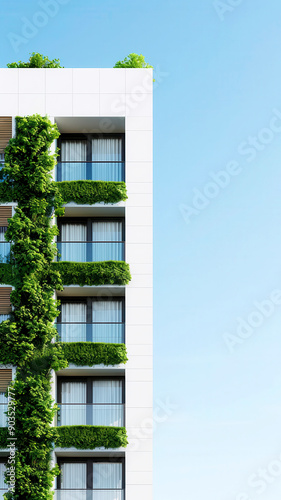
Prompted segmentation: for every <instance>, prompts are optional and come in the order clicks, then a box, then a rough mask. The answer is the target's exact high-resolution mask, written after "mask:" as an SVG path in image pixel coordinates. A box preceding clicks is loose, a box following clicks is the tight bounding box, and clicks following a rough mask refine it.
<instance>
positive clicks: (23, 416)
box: [0, 115, 67, 500]
mask: <svg viewBox="0 0 281 500" xmlns="http://www.w3.org/2000/svg"><path fill="white" fill-rule="evenodd" d="M16 127H17V133H16V137H15V138H13V139H11V140H10V142H9V144H8V146H7V148H6V150H5V166H4V168H3V169H2V171H1V178H2V185H1V190H2V194H3V196H5V195H7V196H8V194H7V193H10V191H11V189H12V191H13V196H14V199H15V200H16V201H17V207H16V209H15V215H14V216H13V217H12V218H11V219H10V220H9V226H8V230H7V231H6V233H5V238H6V240H7V241H10V243H11V263H10V264H7V265H6V266H7V267H4V266H3V265H0V275H1V279H5V281H6V278H7V275H8V274H10V277H11V279H10V280H7V282H8V283H10V284H12V285H13V286H14V290H13V291H12V293H11V303H12V305H13V306H14V307H13V312H12V313H11V315H10V319H9V320H7V321H4V322H2V323H1V324H0V353H1V354H0V359H1V363H7V362H9V361H10V362H12V363H13V364H14V365H15V364H16V365H17V371H16V378H15V380H14V382H13V392H14V402H15V427H16V438H17V452H16V462H15V470H16V488H15V492H14V493H13V492H10V493H9V494H8V496H7V498H9V499H13V500H14V499H17V500H24V499H27V498H28V499H30V500H38V499H39V498H42V499H44V500H49V499H50V500H51V499H52V498H53V495H52V492H51V488H52V483H53V479H54V476H55V475H56V473H57V471H56V469H53V468H51V460H50V458H51V457H50V455H51V451H52V448H53V442H54V440H55V437H56V432H55V429H54V428H53V427H52V421H53V418H54V415H55V412H56V407H55V406H54V405H53V401H52V397H51V382H50V373H51V370H52V369H55V370H58V369H60V368H63V367H66V366H67V362H66V361H65V360H64V358H63V354H62V347H61V346H60V345H59V344H56V345H55V346H54V345H53V343H52V339H53V337H54V335H55V333H56V330H55V328H54V325H53V322H54V320H55V318H56V316H57V315H58V311H57V303H56V301H55V300H54V299H53V292H54V289H62V282H61V278H60V274H59V273H58V271H57V270H56V269H54V267H53V265H52V262H53V260H54V258H55V256H56V253H57V252H56V247H55V245H54V244H53V238H54V236H55V235H56V234H57V228H56V226H53V225H52V224H51V218H52V215H53V213H54V212H56V213H57V214H62V209H61V208H60V206H61V197H60V195H59V193H58V191H57V188H56V186H55V184H54V183H53V182H52V177H51V172H52V170H53V168H54V164H55V157H56V155H50V154H49V148H50V146H51V144H52V142H53V141H54V139H55V138H57V137H58V136H59V132H58V130H57V127H56V126H55V125H52V124H51V122H50V121H49V120H48V119H47V118H43V117H41V116H39V115H34V116H29V117H25V118H20V117H17V118H16Z"/></svg>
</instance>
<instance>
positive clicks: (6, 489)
mask: <svg viewBox="0 0 281 500" xmlns="http://www.w3.org/2000/svg"><path fill="white" fill-rule="evenodd" d="M8 491H9V490H8V488H0V498H5V497H4V493H7V492H8ZM74 498H75V497H74ZM81 498H83V497H81ZM116 498H118V497H116ZM121 498H122V497H121ZM58 500H59V499H58ZM77 500H78V498H77ZM86 500H88V499H87V498H86ZM91 500H92V499H91ZM101 500H105V499H101ZM118 500H119V498H118ZM122 500H123V498H122Z"/></svg>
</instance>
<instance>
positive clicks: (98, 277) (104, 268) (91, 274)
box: [53, 260, 131, 286]
mask: <svg viewBox="0 0 281 500" xmlns="http://www.w3.org/2000/svg"><path fill="white" fill-rule="evenodd" d="M53 266H54V267H55V269H57V270H58V271H59V273H60V275H61V279H62V282H63V284H64V285H80V286H84V285H88V286H93V285H96V286H99V285H127V284H128V283H129V281H130V280H131V274H130V269H129V264H127V263H126V262H120V261H118V262H116V261H113V260H109V261H105V262H55V263H54V264H53Z"/></svg>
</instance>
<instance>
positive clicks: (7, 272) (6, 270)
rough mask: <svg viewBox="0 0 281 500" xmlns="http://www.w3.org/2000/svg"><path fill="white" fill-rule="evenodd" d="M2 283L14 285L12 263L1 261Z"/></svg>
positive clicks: (0, 279) (0, 273)
mask: <svg viewBox="0 0 281 500" xmlns="http://www.w3.org/2000/svg"><path fill="white" fill-rule="evenodd" d="M0 283H1V284H2V285H12V284H13V275H12V266H11V264H4V263H3V262H1V263H0Z"/></svg>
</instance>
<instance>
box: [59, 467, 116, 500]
mask: <svg viewBox="0 0 281 500" xmlns="http://www.w3.org/2000/svg"><path fill="white" fill-rule="evenodd" d="M58 463H59V467H60V471H61V473H60V475H59V476H58V479H57V487H58V488H57V491H56V499H57V500H124V487H125V478H124V459H122V458H114V459H113V458H111V459H106V458H104V459H100V458H89V459H83V458H81V459H71V458H69V459H63V458H62V459H60V460H59V461H58Z"/></svg>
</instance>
